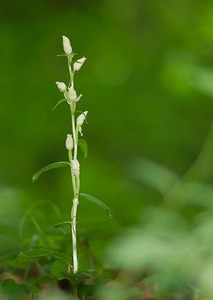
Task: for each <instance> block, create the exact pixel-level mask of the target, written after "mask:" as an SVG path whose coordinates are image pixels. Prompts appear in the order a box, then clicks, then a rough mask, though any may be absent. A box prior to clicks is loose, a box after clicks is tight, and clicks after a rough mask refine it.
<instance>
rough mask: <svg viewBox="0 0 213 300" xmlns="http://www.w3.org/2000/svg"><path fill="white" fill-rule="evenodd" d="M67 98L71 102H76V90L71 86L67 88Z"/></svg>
mask: <svg viewBox="0 0 213 300" xmlns="http://www.w3.org/2000/svg"><path fill="white" fill-rule="evenodd" d="M68 98H69V100H70V101H72V102H76V101H77V94H76V91H75V90H74V88H73V86H71V87H70V88H69V89H68Z"/></svg>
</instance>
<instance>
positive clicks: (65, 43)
mask: <svg viewBox="0 0 213 300" xmlns="http://www.w3.org/2000/svg"><path fill="white" fill-rule="evenodd" d="M62 39H63V48H64V52H65V53H66V54H67V55H69V54H71V53H72V47H71V44H70V40H69V39H68V38H67V37H66V36H64V35H63V36H62Z"/></svg>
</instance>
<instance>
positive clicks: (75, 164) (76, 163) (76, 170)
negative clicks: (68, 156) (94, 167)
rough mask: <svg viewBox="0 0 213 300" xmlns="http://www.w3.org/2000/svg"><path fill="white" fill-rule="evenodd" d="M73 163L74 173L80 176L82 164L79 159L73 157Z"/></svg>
mask: <svg viewBox="0 0 213 300" xmlns="http://www.w3.org/2000/svg"><path fill="white" fill-rule="evenodd" d="M71 164H72V173H73V175H74V176H79V174H80V164H79V161H78V160H77V159H73V160H72V161H71Z"/></svg>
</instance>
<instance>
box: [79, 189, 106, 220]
mask: <svg viewBox="0 0 213 300" xmlns="http://www.w3.org/2000/svg"><path fill="white" fill-rule="evenodd" d="M79 196H82V197H83V198H85V199H87V200H89V201H91V202H93V203H95V204H97V205H98V206H100V207H101V208H102V209H103V210H104V211H105V212H106V213H107V214H108V217H109V218H110V219H112V210H111V208H109V206H108V205H106V204H105V203H104V202H103V201H102V200H100V199H98V198H96V197H94V196H92V195H89V194H85V193H80V195H79Z"/></svg>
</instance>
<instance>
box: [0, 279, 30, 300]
mask: <svg viewBox="0 0 213 300" xmlns="http://www.w3.org/2000/svg"><path fill="white" fill-rule="evenodd" d="M1 290H2V291H3V292H4V293H5V294H6V295H8V296H11V297H13V299H17V297H18V298H19V297H20V296H21V295H23V293H25V292H28V290H29V288H28V285H26V284H18V283H16V282H15V281H14V280H12V279H6V280H4V281H3V282H2V284H1ZM4 299H8V298H4Z"/></svg>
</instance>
